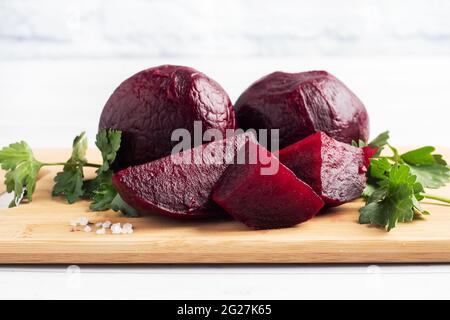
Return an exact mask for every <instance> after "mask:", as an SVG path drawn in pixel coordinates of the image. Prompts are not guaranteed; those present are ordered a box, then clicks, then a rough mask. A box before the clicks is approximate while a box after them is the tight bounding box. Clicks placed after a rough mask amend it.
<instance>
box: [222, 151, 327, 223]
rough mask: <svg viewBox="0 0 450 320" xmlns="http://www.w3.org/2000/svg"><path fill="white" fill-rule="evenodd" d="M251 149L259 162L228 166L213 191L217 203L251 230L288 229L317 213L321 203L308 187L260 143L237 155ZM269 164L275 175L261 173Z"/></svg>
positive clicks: (321, 205)
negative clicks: (275, 168) (274, 168)
mask: <svg viewBox="0 0 450 320" xmlns="http://www.w3.org/2000/svg"><path fill="white" fill-rule="evenodd" d="M252 148H254V149H252ZM251 150H253V151H254V150H256V152H257V154H258V155H259V157H258V158H257V160H258V161H256V162H253V163H248V162H247V163H246V164H232V165H230V166H229V167H228V169H227V170H226V171H225V173H224V175H223V177H222V178H221V179H220V181H219V182H218V184H217V185H216V187H215V188H214V191H213V200H214V201H215V202H216V203H218V204H219V205H220V206H221V207H222V208H223V209H225V211H226V212H228V213H229V214H231V215H232V216H233V217H234V218H235V219H236V220H238V221H240V222H242V223H244V224H246V225H247V226H249V227H251V228H254V229H274V228H286V227H291V226H294V225H296V224H298V223H301V222H304V221H306V220H309V219H311V218H312V217H313V216H314V215H315V214H316V213H317V212H319V210H320V209H321V208H322V207H323V205H324V203H323V201H322V199H321V198H320V197H319V196H318V195H317V194H316V193H315V192H314V191H313V190H312V189H311V187H310V186H308V185H307V184H305V183H304V182H302V181H301V180H300V179H298V178H297V177H296V176H295V174H294V173H293V172H292V171H290V170H289V169H288V168H286V167H285V166H284V165H282V164H281V163H280V162H279V160H278V159H277V158H276V157H275V156H274V155H273V154H271V153H270V152H269V151H267V150H266V149H264V148H263V147H262V146H261V145H259V144H254V143H252V142H248V143H247V145H246V146H245V148H244V149H243V150H241V151H240V152H246V153H249V152H250V151H251ZM246 158H249V156H248V154H247V155H246ZM268 163H271V165H272V166H274V167H277V168H278V170H277V171H274V172H273V173H274V174H266V175H265V174H262V171H261V169H262V168H264V167H266V168H267V166H268Z"/></svg>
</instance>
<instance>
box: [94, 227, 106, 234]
mask: <svg viewBox="0 0 450 320" xmlns="http://www.w3.org/2000/svg"><path fill="white" fill-rule="evenodd" d="M105 232H106V230H105V228H101V229H98V230H97V231H95V233H96V234H105Z"/></svg>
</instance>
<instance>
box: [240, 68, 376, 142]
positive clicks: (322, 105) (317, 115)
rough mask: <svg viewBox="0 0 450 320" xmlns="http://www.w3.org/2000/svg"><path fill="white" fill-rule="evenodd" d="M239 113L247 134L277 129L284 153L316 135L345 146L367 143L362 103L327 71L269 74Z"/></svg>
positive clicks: (252, 89)
mask: <svg viewBox="0 0 450 320" xmlns="http://www.w3.org/2000/svg"><path fill="white" fill-rule="evenodd" d="M235 109H236V115H237V119H238V123H239V125H240V126H241V127H242V128H244V129H249V128H253V129H279V130H280V148H284V147H286V146H288V145H290V144H292V143H294V142H296V141H298V140H301V139H303V138H305V137H307V136H309V135H311V134H313V133H315V132H317V131H322V132H325V133H326V134H328V135H329V136H330V137H332V138H334V139H336V140H339V141H342V142H346V143H351V142H352V140H355V141H358V140H359V139H360V140H363V141H367V139H368V137H369V117H368V114H367V111H366V108H365V107H364V105H363V103H362V102H361V101H360V100H359V99H358V97H357V96H356V95H355V94H354V93H353V92H351V91H350V89H348V88H347V87H346V86H345V85H344V84H343V83H342V82H341V81H339V80H338V79H337V78H335V77H334V76H333V75H331V74H329V73H328V72H326V71H309V72H301V73H285V72H274V73H271V74H269V75H267V76H265V77H263V78H261V79H259V80H258V81H256V82H255V83H253V84H252V85H251V86H250V87H249V88H248V89H247V90H245V91H244V93H242V94H241V96H240V97H239V99H238V100H237V101H236V103H235Z"/></svg>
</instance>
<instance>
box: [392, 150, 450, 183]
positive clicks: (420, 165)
mask: <svg viewBox="0 0 450 320" xmlns="http://www.w3.org/2000/svg"><path fill="white" fill-rule="evenodd" d="M435 150H436V149H435V148H434V147H430V146H427V147H422V148H419V149H415V150H412V151H409V152H406V153H404V154H402V155H401V156H400V158H401V160H402V161H403V162H405V163H406V164H407V165H409V167H410V168H411V172H412V173H413V174H415V175H416V176H417V181H419V182H420V183H421V184H422V185H423V187H424V188H433V189H437V188H440V187H443V186H445V184H447V182H449V180H450V169H449V168H448V166H447V163H446V162H445V161H444V159H443V158H442V155H440V154H432V153H433V152H434V151H435Z"/></svg>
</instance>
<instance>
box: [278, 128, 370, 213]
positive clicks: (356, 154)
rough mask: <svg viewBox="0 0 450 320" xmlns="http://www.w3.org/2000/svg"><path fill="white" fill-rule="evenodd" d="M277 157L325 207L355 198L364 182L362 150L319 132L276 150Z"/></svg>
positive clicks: (364, 158) (364, 164)
mask: <svg viewBox="0 0 450 320" xmlns="http://www.w3.org/2000/svg"><path fill="white" fill-rule="evenodd" d="M279 159H280V161H281V162H282V163H283V164H284V165H286V166H287V167H288V168H289V169H291V170H292V171H293V172H294V173H295V174H296V175H297V177H299V178H300V179H302V180H303V181H305V182H306V183H308V184H309V185H310V186H311V187H312V188H313V189H314V191H316V192H317V194H319V195H320V196H321V197H322V199H323V200H324V201H325V203H326V204H327V205H328V206H338V205H340V204H343V203H345V202H349V201H351V200H354V199H356V198H358V197H359V196H361V193H362V191H363V190H364V187H365V185H366V171H367V164H368V163H367V155H366V152H365V150H364V149H362V148H357V147H353V146H351V145H348V144H346V143H342V142H339V141H337V140H335V139H333V138H330V137H329V136H327V135H326V134H325V133H323V132H318V133H315V134H313V135H311V136H309V137H307V138H305V139H303V140H301V141H299V142H297V143H294V144H292V145H290V146H289V147H287V148H284V149H282V150H280V152H279Z"/></svg>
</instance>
